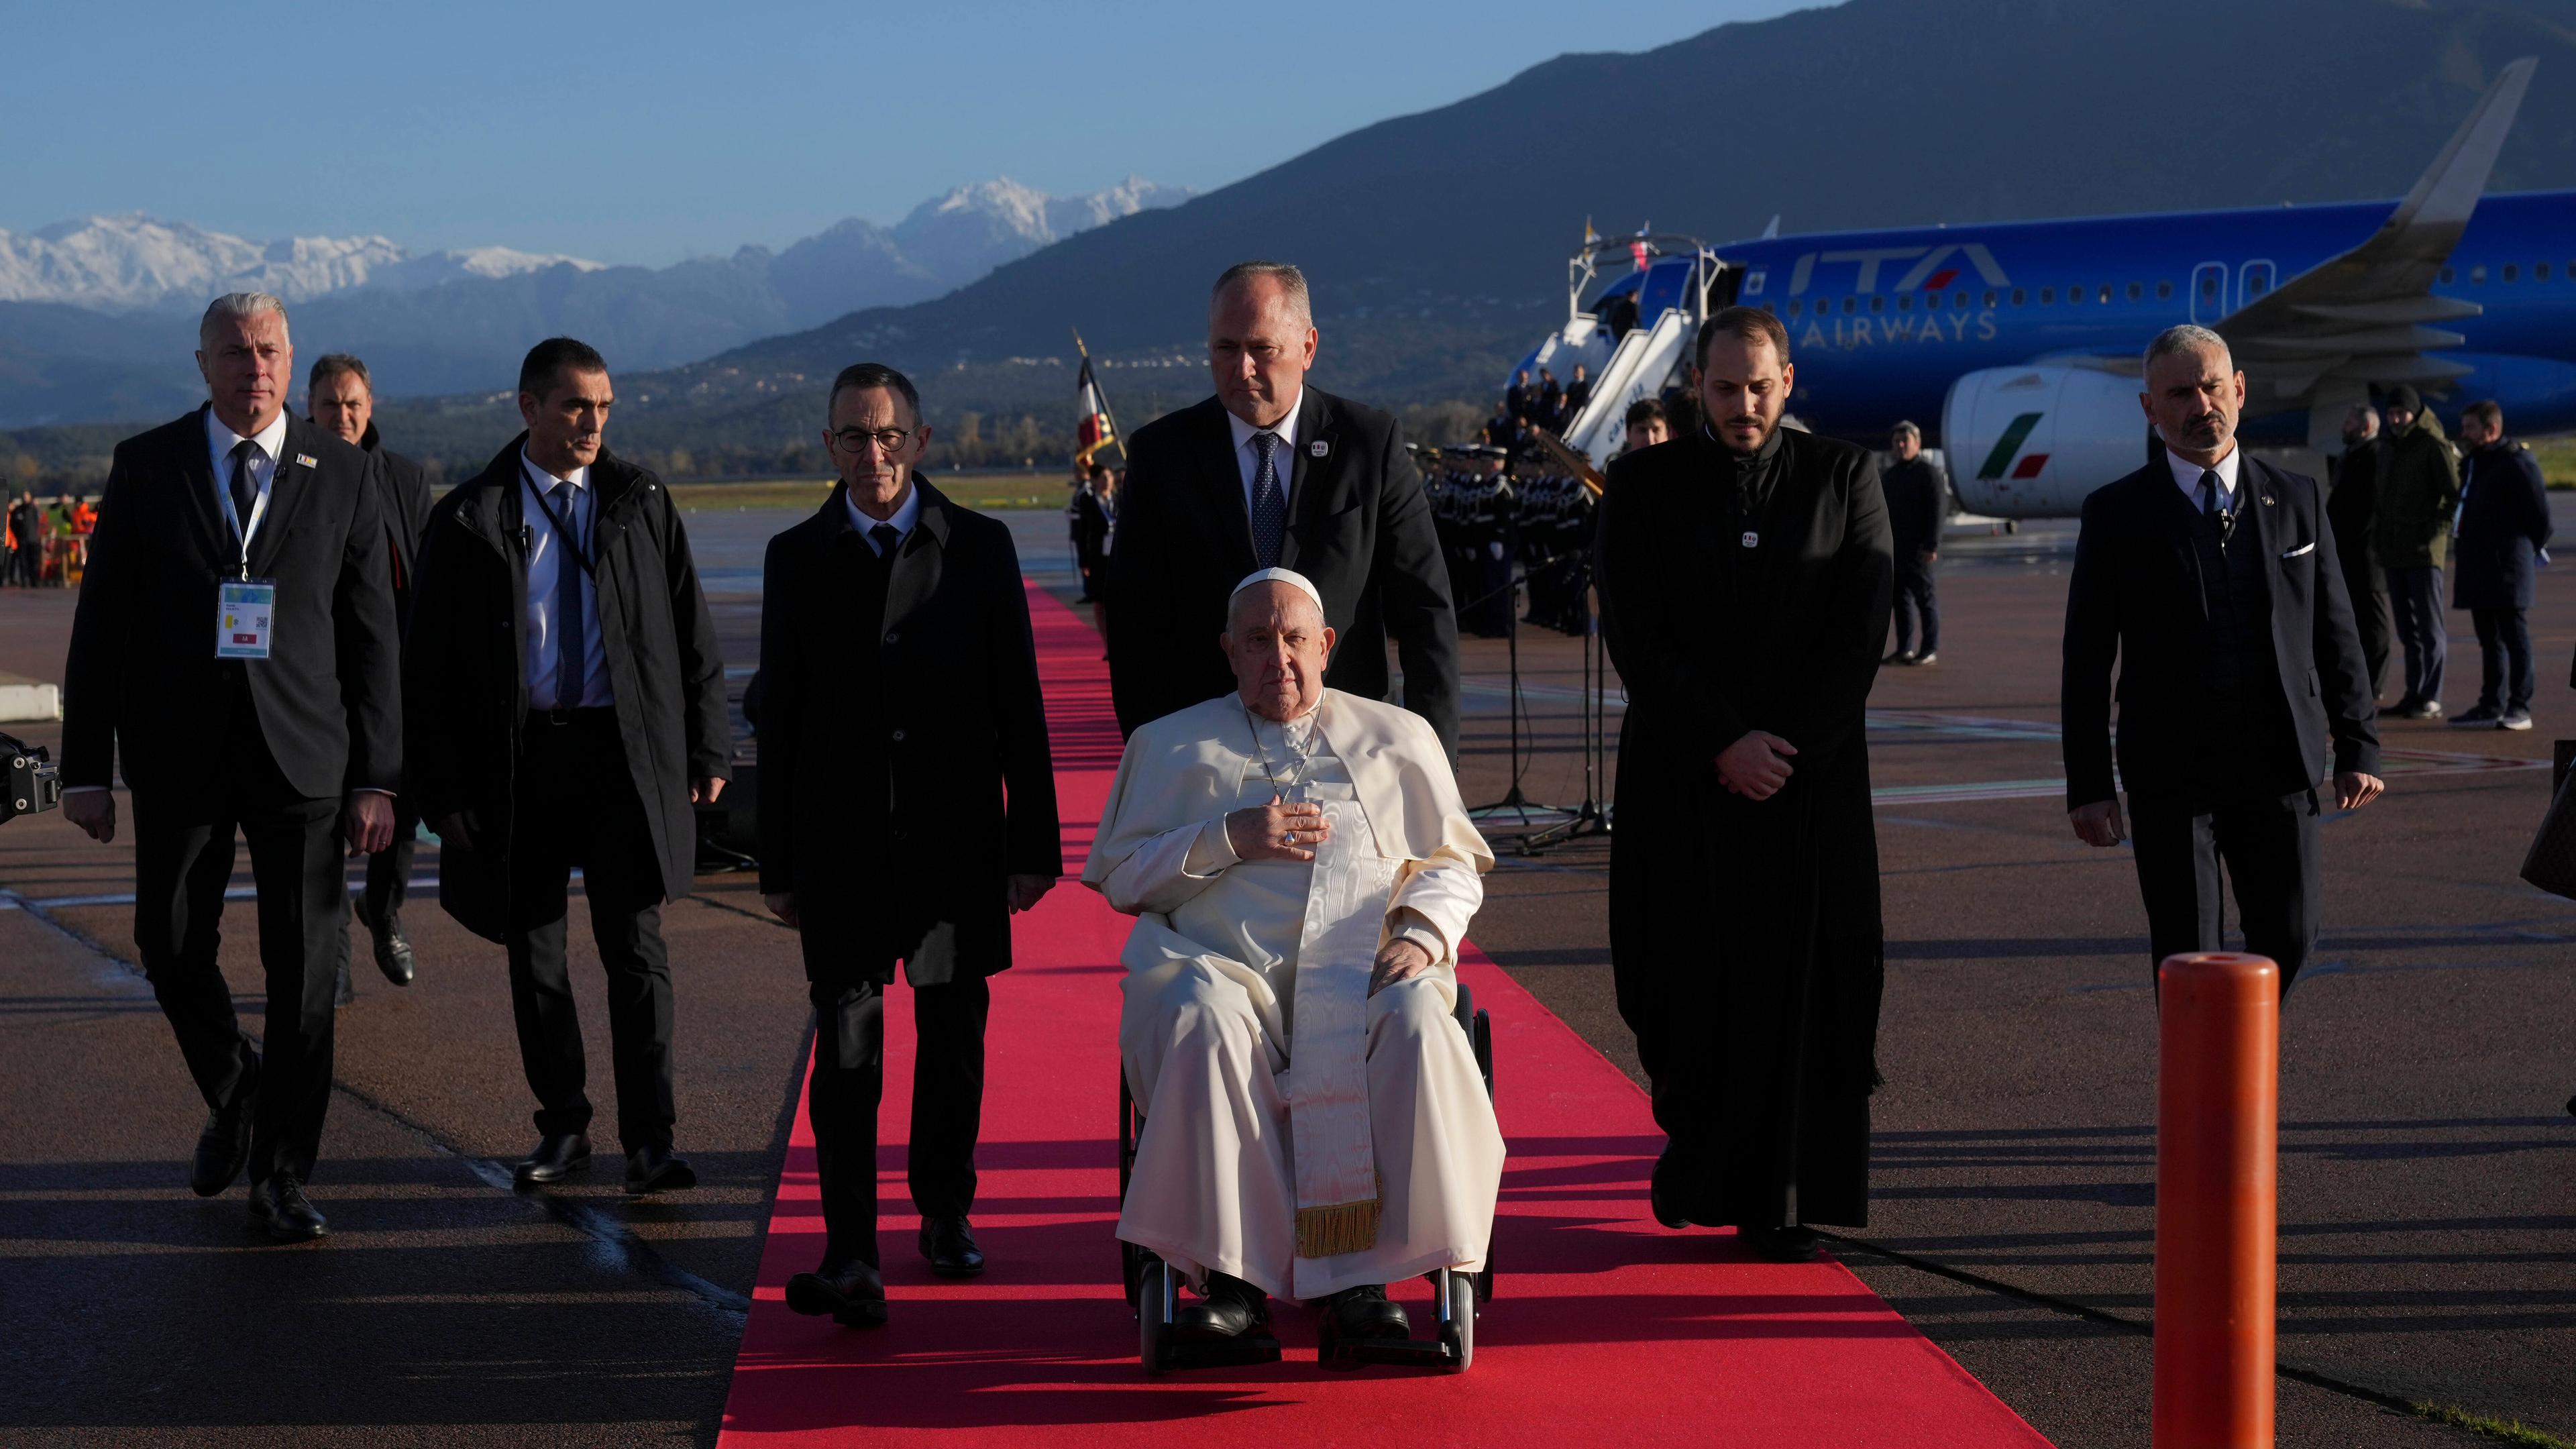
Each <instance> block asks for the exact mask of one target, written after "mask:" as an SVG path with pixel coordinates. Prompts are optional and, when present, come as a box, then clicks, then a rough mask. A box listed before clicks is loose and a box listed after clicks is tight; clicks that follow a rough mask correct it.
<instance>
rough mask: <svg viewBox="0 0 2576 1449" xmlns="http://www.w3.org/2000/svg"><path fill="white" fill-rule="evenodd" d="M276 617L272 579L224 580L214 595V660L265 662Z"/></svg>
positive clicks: (275, 587) (275, 589) (273, 582)
mask: <svg viewBox="0 0 2576 1449" xmlns="http://www.w3.org/2000/svg"><path fill="white" fill-rule="evenodd" d="M276 615H277V583H276V581H275V580H272V579H225V580H224V581H223V582H222V584H221V585H220V586H219V588H218V592H217V593H216V595H215V657H216V658H217V659H266V658H267V657H268V647H269V641H270V637H271V634H272V631H273V630H274V628H275V621H276Z"/></svg>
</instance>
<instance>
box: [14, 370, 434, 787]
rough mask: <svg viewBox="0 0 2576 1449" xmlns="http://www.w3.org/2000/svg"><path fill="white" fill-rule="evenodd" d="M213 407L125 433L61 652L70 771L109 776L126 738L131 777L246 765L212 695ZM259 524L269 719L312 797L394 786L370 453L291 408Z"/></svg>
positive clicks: (137, 781)
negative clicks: (232, 746)
mask: <svg viewBox="0 0 2576 1449" xmlns="http://www.w3.org/2000/svg"><path fill="white" fill-rule="evenodd" d="M205 413H206V410H205V409H204V408H202V407H201V408H199V409H198V410H197V411H195V412H192V413H189V414H187V415H186V416H184V417H181V418H179V419H178V420H176V421H175V422H170V423H165V424H163V425H162V426H160V427H157V428H154V429H153V430H152V431H150V432H148V433H144V434H141V435H139V436H137V437H132V438H128V439H126V440H125V441H124V442H122V443H119V444H117V446H116V458H115V462H114V463H113V464H112V465H111V466H110V468H109V470H108V476H107V492H106V495H105V496H104V497H103V498H101V499H100V500H99V509H98V528H97V531H96V532H95V533H94V534H93V535H92V536H91V538H90V546H89V569H88V572H87V573H86V574H84V575H83V576H82V580H81V592H80V604H79V606H78V609H77V611H76V612H75V613H74V614H73V617H72V646H71V657H70V659H69V660H68V661H67V662H66V663H65V665H64V669H63V760H62V779H63V783H64V784H65V785H67V786H70V785H105V784H108V783H109V782H110V781H111V779H112V778H113V776H114V772H115V765H116V760H115V755H116V751H117V749H118V748H120V747H121V748H122V749H123V750H124V752H125V759H124V764H125V781H126V783H127V784H128V785H131V786H132V787H133V788H134V789H135V790H136V791H138V792H152V793H173V794H175V793H178V792H181V791H184V790H185V789H186V788H188V787H189V786H190V785H192V784H193V783H194V782H196V781H199V780H203V779H211V778H213V777H215V776H216V775H217V774H218V773H219V772H221V771H225V770H229V769H234V768H237V766H236V765H235V764H234V763H233V762H230V761H227V760H225V759H223V758H222V756H221V753H220V751H221V747H222V745H223V736H222V732H221V731H220V730H218V729H213V728H210V727H209V725H210V723H213V722H210V721H209V720H208V719H207V717H206V706H207V701H208V700H210V699H214V698H217V697H218V696H219V691H220V689H221V685H220V682H219V673H218V671H219V670H220V669H221V668H222V667H223V666H222V662H221V661H218V660H217V659H216V658H215V648H214V628H215V598H216V585H217V583H218V582H220V581H221V580H223V579H225V578H229V577H231V576H232V575H233V573H234V572H235V570H236V568H237V566H238V565H239V562H240V557H239V555H237V554H235V553H234V552H233V546H232V541H231V531H230V530H229V529H228V528H227V527H226V526H225V524H224V515H223V507H222V505H221V504H220V503H218V502H217V501H216V494H215V487H216V484H215V470H214V461H213V459H212V458H211V457H209V456H208V454H207V451H206V424H205ZM279 452H280V454H281V456H280V457H279V459H278V466H277V471H276V474H275V476H274V477H273V478H272V479H271V481H270V484H269V497H268V511H267V512H266V514H264V515H263V517H262V520H261V523H260V525H259V529H258V531H257V532H256V533H255V534H254V535H253V536H252V538H251V542H250V561H249V567H250V576H251V577H252V578H257V579H268V580H271V581H273V582H274V583H275V584H276V585H277V605H276V614H275V620H276V624H275V633H274V635H273V636H272V639H271V643H270V649H271V651H272V652H271V655H270V657H269V658H267V659H264V660H253V661H247V662H244V663H243V665H242V671H243V675H244V677H245V678H247V679H248V680H249V682H250V698H251V703H252V705H253V707H254V708H255V709H256V711H257V713H258V717H259V728H260V734H261V737H262V738H263V739H264V740H265V741H266V742H267V745H268V748H269V752H270V753H271V754H273V755H275V756H276V758H277V763H278V767H279V768H280V769H282V770H284V771H285V773H286V778H287V780H288V781H289V782H290V783H291V784H293V785H294V786H295V788H296V790H297V791H298V792H299V793H301V794H303V795H305V796H308V797H312V798H317V799H318V798H323V797H328V796H337V795H340V794H343V793H345V792H347V791H349V790H353V789H361V788H364V789H375V790H391V789H393V788H394V787H395V785H396V784H397V783H398V781H399V780H400V778H401V774H402V762H403V760H402V754H403V751H402V740H403V729H402V689H401V679H400V676H399V673H398V666H397V664H396V662H395V660H396V651H397V648H398V635H397V634H396V632H395V626H394V610H393V596H392V594H391V592H390V591H389V589H388V587H387V584H386V577H385V573H386V570H385V550H384V523H383V521H382V519H381V517H380V516H379V513H378V499H379V498H380V496H381V494H380V491H379V489H378V487H377V485H376V482H375V465H374V464H373V463H371V462H370V461H369V460H368V458H367V455H366V454H364V453H362V452H360V451H358V450H357V449H356V448H353V447H350V446H349V445H348V444H346V443H344V442H341V441H340V439H339V438H338V437H337V436H335V435H334V434H332V433H330V432H328V431H326V430H324V429H321V428H317V427H315V426H313V425H312V424H310V423H307V422H304V421H303V420H301V419H299V418H294V417H289V418H288V419H287V421H286V440H285V442H284V443H283V444H282V445H281V446H280V448H279Z"/></svg>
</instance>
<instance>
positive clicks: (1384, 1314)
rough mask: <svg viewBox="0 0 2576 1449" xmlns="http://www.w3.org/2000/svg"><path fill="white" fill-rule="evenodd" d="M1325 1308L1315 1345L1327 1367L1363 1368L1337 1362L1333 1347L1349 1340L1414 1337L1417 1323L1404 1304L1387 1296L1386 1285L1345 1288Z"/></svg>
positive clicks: (1326, 1300)
mask: <svg viewBox="0 0 2576 1449" xmlns="http://www.w3.org/2000/svg"><path fill="white" fill-rule="evenodd" d="M1323 1309H1324V1316H1323V1317H1322V1318H1321V1319H1319V1320H1317V1321H1316V1324H1315V1342H1316V1347H1317V1349H1318V1350H1319V1354H1320V1357H1321V1358H1322V1359H1323V1361H1324V1363H1325V1365H1326V1366H1327V1367H1341V1368H1357V1367H1359V1365H1358V1364H1357V1363H1355V1362H1351V1361H1348V1360H1345V1361H1343V1362H1341V1363H1338V1364H1336V1363H1335V1361H1334V1359H1333V1345H1334V1344H1335V1343H1338V1342H1341V1341H1343V1340H1345V1339H1347V1340H1350V1341H1352V1342H1383V1341H1385V1340H1387V1339H1394V1338H1411V1337H1412V1336H1413V1321H1412V1320H1411V1319H1409V1318H1406V1317H1405V1316H1404V1305H1403V1304H1401V1303H1398V1302H1396V1301H1395V1300H1393V1299H1391V1298H1389V1297H1387V1296H1386V1285H1385V1284H1383V1283H1369V1284H1364V1285H1362V1286H1360V1287H1357V1288H1345V1289H1343V1290H1342V1291H1341V1292H1339V1293H1335V1294H1333V1295H1331V1296H1330V1297H1327V1298H1326V1299H1325V1300H1324V1303H1323Z"/></svg>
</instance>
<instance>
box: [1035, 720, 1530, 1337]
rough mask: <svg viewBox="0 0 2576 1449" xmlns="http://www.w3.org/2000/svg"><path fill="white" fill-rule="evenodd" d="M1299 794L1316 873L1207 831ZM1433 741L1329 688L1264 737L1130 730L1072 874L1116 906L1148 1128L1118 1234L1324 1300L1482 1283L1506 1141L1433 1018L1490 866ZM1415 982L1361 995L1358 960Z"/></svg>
mask: <svg viewBox="0 0 2576 1449" xmlns="http://www.w3.org/2000/svg"><path fill="white" fill-rule="evenodd" d="M1277 796H1285V797H1286V798H1288V799H1290V800H1301V801H1314V802H1316V803H1319V804H1321V805H1322V806H1323V808H1324V810H1325V812H1326V816H1327V818H1328V819H1329V820H1330V822H1331V826H1332V832H1331V836H1332V838H1331V839H1330V840H1328V841H1326V842H1325V843H1324V844H1323V845H1322V846H1321V847H1320V848H1318V849H1317V853H1316V858H1315V859H1314V860H1311V861H1287V860H1257V861H1243V860H1240V859H1238V858H1237V856H1236V855H1235V852H1234V849H1233V846H1232V845H1231V843H1230V842H1228V840H1227V838H1226V833H1225V816H1226V814H1227V813H1228V812H1229V811H1233V810H1238V809H1242V808H1244V807H1246V806H1257V805H1266V804H1268V803H1269V802H1270V801H1271V800H1272V799H1273V798H1274V797H1277ZM1493 864H1494V857H1493V853H1492V851H1490V850H1489V849H1487V848H1486V845H1485V842H1484V840H1483V838H1482V837H1481V836H1479V835H1478V834H1477V833H1476V828H1475V826H1474V825H1473V824H1472V823H1471V822H1469V820H1468V819H1467V814H1466V810H1465V808H1464V806H1463V805H1462V804H1461V803H1460V801H1459V797H1458V783H1457V779H1456V777H1455V776H1454V775H1452V774H1451V772H1450V769H1449V764H1448V760H1447V757H1446V755H1445V754H1444V752H1443V751H1442V749H1441V747H1440V739H1439V736H1437V735H1436V734H1434V733H1433V732H1432V730H1431V726H1430V725H1429V724H1428V723H1426V722H1424V721H1423V719H1422V718H1421V717H1420V716H1418V715H1415V714H1412V713H1410V712H1408V711H1405V710H1401V709H1397V708H1395V707H1393V706H1391V705H1385V704H1379V703H1376V702H1374V701H1370V700H1366V699H1361V698H1359V697H1357V696H1354V695H1349V694H1344V693H1342V692H1340V691H1338V690H1331V689H1327V690H1325V691H1324V692H1323V698H1322V700H1321V701H1320V702H1319V703H1318V704H1317V705H1316V707H1315V708H1314V709H1313V710H1312V711H1310V712H1309V713H1307V714H1306V715H1304V716H1302V717H1301V718H1299V719H1296V720H1292V721H1289V722H1288V723H1286V724H1285V725H1282V724H1280V723H1278V722H1276V721H1272V720H1266V719H1263V718H1261V717H1260V716H1258V715H1256V714H1254V713H1253V712H1252V711H1251V710H1249V709H1247V708H1245V707H1244V705H1243V703H1242V702H1241V701H1240V700H1238V699H1236V698H1235V697H1233V696H1231V695H1228V696H1226V697H1224V698H1221V699H1212V700H1210V701H1208V702H1207V703H1205V704H1201V705H1195V706H1193V707H1191V708H1189V709H1185V710H1182V711H1180V712H1179V713H1177V714H1172V715H1167V716H1165V717H1164V718H1162V719H1159V720H1156V721H1154V722H1153V723H1151V724H1148V725H1146V726H1144V727H1143V728H1141V729H1139V730H1137V731H1136V733H1135V735H1134V736H1133V737H1132V738H1130V739H1129V740H1128V742H1127V752H1126V755H1125V757H1124V758H1123V759H1122V760H1121V761H1120V762H1119V765H1118V777H1117V779H1116V780H1115V781H1114V782H1112V784H1111V785H1110V788H1109V804H1108V807H1107V809H1106V810H1105V812H1104V814H1103V818H1102V820H1101V822H1100V834H1099V837H1098V842H1097V844H1096V845H1095V846H1094V847H1093V850H1092V853H1091V860H1090V863H1089V864H1088V865H1087V866H1086V867H1085V868H1084V870H1083V873H1082V879H1083V882H1084V883H1085V884H1087V885H1089V886H1092V887H1093V888H1094V889H1097V890H1099V891H1100V892H1101V893H1102V894H1103V895H1105V896H1107V897H1108V898H1109V903H1110V904H1111V905H1112V906H1115V907H1116V908H1117V909H1119V910H1121V911H1125V912H1127V913H1129V914H1132V915H1134V916H1135V917H1136V918H1137V920H1136V928H1135V930H1134V931H1133V932H1132V933H1130V935H1129V936H1128V938H1127V949H1126V951H1125V953H1124V954H1123V956H1122V957H1121V960H1122V962H1123V963H1124V964H1125V966H1126V968H1127V975H1126V978H1125V981H1124V983H1123V986H1124V990H1125V993H1126V1001H1125V1006H1124V1009H1123V1011H1122V1012H1121V1014H1120V1018H1119V1026H1118V1045H1119V1052H1120V1055H1121V1057H1122V1058H1123V1059H1124V1064H1125V1068H1126V1072H1127V1082H1128V1086H1129V1088H1130V1090H1132V1091H1133V1092H1134V1093H1135V1094H1136V1097H1137V1100H1138V1102H1139V1103H1140V1104H1141V1105H1142V1106H1143V1108H1144V1110H1145V1114H1146V1122H1145V1133H1144V1138H1143V1140H1142V1141H1141V1142H1139V1143H1138V1145H1137V1154H1136V1171H1135V1177H1134V1180H1133V1184H1132V1185H1131V1187H1130V1188H1129V1190H1128V1193H1127V1202H1126V1208H1125V1211H1124V1212H1123V1213H1122V1214H1121V1215H1120V1216H1119V1219H1118V1236H1119V1237H1121V1238H1123V1239H1125V1240H1126V1241H1128V1242H1131V1243H1135V1244H1138V1245H1139V1246H1141V1247H1145V1248H1149V1249H1151V1250H1153V1251H1154V1252H1156V1253H1158V1254H1161V1255H1162V1257H1163V1258H1164V1259H1165V1260H1166V1261H1168V1262H1170V1263H1171V1264H1172V1265H1173V1266H1174V1267H1175V1268H1177V1269H1179V1270H1180V1271H1182V1272H1184V1273H1186V1274H1188V1275H1189V1278H1190V1280H1191V1281H1192V1282H1193V1283H1198V1284H1203V1283H1204V1275H1205V1274H1206V1273H1207V1272H1209V1271H1211V1270H1212V1271H1215V1272H1219V1273H1225V1274H1229V1275H1231V1276H1233V1277H1237V1278H1241V1279H1243V1280H1244V1281H1245V1282H1248V1283H1251V1284H1254V1285H1256V1286H1258V1287H1260V1288H1261V1289H1263V1290H1264V1291H1266V1292H1269V1293H1273V1294H1277V1295H1280V1296H1283V1297H1292V1298H1306V1299H1312V1298H1320V1297H1323V1296H1324V1295H1326V1294H1329V1293H1334V1292H1338V1291H1340V1290H1342V1289H1344V1288H1350V1287H1355V1286H1358V1285H1361V1284H1368V1283H1389V1282H1394V1281H1396V1280H1398V1279H1402V1278H1405V1277H1409V1276H1411V1275H1413V1274H1417V1273H1427V1272H1429V1271H1431V1270H1432V1269H1434V1268H1443V1267H1463V1268H1470V1269H1472V1268H1477V1267H1481V1266H1482V1265H1483V1263H1484V1258H1485V1244H1486V1239H1487V1236H1488V1234H1489V1233H1490V1232H1491V1231H1492V1227H1493V1218H1494V1197H1495V1193H1496V1191H1497V1190H1498V1188H1499V1187H1500V1186H1501V1182H1502V1173H1503V1136H1502V1131H1501V1129H1500V1128H1499V1127H1498V1126H1497V1125H1496V1124H1495V1121H1494V1111H1493V1106H1492V1103H1491V1102H1489V1101H1488V1100H1487V1098H1486V1096H1485V1089H1484V1084H1483V1082H1482V1080H1481V1079H1480V1078H1479V1077H1478V1075H1477V1071H1476V1059H1475V1052H1474V1049H1473V1048H1472V1047H1471V1046H1470V1045H1469V1044H1468V1041H1467V1036H1466V1033H1465V1032H1463V1031H1461V1030H1460V1029H1459V1028H1458V1025H1457V1023H1456V1022H1455V1021H1454V1020H1453V1019H1452V1018H1451V1015H1450V1013H1451V1012H1452V1011H1453V1010H1454V1009H1455V1006H1456V1002H1457V980H1458V976H1457V948H1458V944H1459V942H1461V941H1463V940H1464V939H1466V933H1467V923H1468V921H1469V920H1470V919H1471V918H1472V917H1473V916H1474V915H1475V913H1476V907H1477V906H1478V905H1480V904H1481V903H1482V902H1483V900H1484V894H1485V892H1484V884H1483V882H1482V881H1480V880H1478V879H1477V877H1478V875H1479V874H1480V873H1482V872H1484V871H1487V870H1490V869H1492V868H1493ZM1395 938H1405V939H1411V940H1414V941H1417V942H1419V943H1420V944H1421V945H1422V946H1423V947H1424V949H1426V950H1428V951H1429V952H1430V954H1431V959H1432V962H1433V969H1432V970H1430V971H1429V972H1427V973H1425V974H1423V975H1421V976H1418V977H1415V978H1413V979H1412V980H1409V981H1403V982H1398V983H1396V984H1395V985H1392V986H1389V987H1387V988H1386V989H1385V990H1383V991H1380V992H1379V993H1378V994H1377V995H1375V996H1370V995H1368V978H1369V972H1370V968H1371V965H1372V963H1373V962H1374V960H1375V958H1376V955H1377V951H1378V948H1379V947H1380V946H1381V945H1383V944H1384V943H1385V942H1386V941H1388V940H1390V939H1395Z"/></svg>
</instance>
